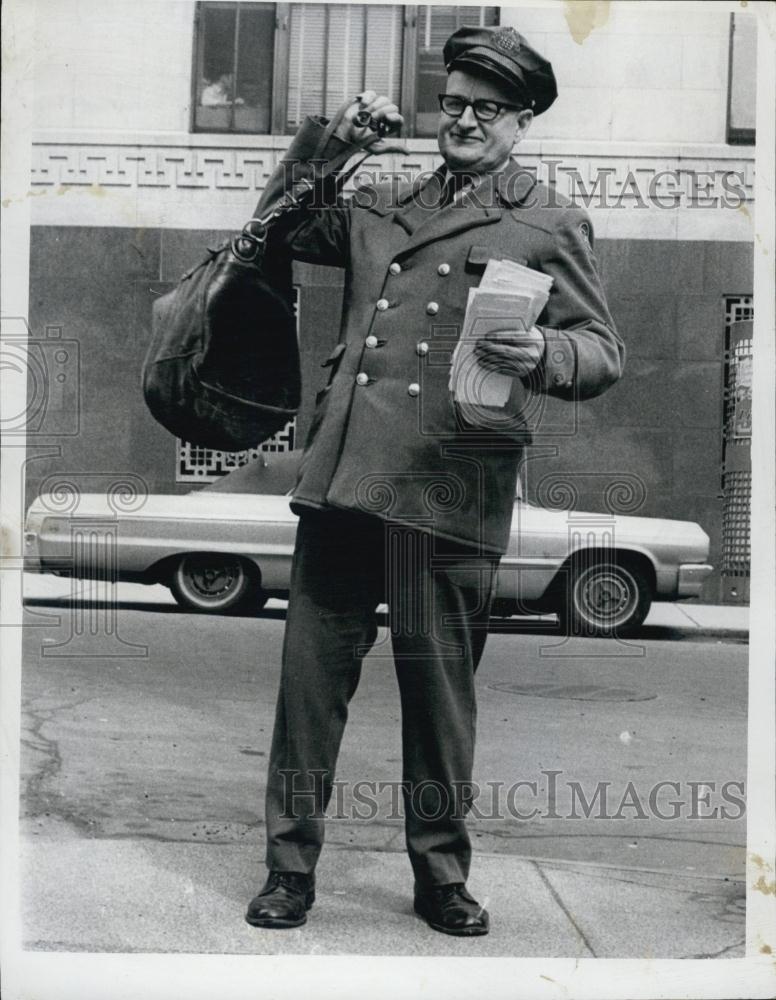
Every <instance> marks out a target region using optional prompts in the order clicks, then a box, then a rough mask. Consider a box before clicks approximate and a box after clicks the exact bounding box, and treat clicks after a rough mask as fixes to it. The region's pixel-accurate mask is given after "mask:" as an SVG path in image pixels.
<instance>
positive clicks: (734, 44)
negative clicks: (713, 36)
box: [727, 14, 757, 143]
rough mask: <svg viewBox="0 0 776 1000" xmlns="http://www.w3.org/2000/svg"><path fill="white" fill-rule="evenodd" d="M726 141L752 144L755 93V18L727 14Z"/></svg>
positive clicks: (750, 15) (745, 15) (747, 15)
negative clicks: (728, 20)
mask: <svg viewBox="0 0 776 1000" xmlns="http://www.w3.org/2000/svg"><path fill="white" fill-rule="evenodd" d="M729 66H730V69H729V73H728V120H727V141H728V142H731V143H753V142H754V126H755V111H756V94H757V18H756V17H755V16H754V15H753V14H731V15H730V60H729Z"/></svg>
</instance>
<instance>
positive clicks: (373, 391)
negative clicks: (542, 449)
mask: <svg viewBox="0 0 776 1000" xmlns="http://www.w3.org/2000/svg"><path fill="white" fill-rule="evenodd" d="M320 128H321V126H320V124H319V123H318V122H316V121H315V120H313V119H308V121H307V123H306V124H305V125H304V126H303V127H302V129H301V130H300V132H299V133H297V136H296V137H295V139H294V141H293V144H292V146H291V148H290V149H289V152H288V155H287V156H286V158H285V161H284V164H283V165H281V167H279V168H278V170H277V171H276V172H275V174H274V175H273V176H272V178H271V179H270V183H269V185H268V188H267V192H266V195H265V198H264V199H263V203H264V204H266V203H268V202H270V201H271V200H272V198H274V197H276V196H277V195H278V194H280V193H282V191H283V189H284V188H287V187H288V186H290V180H291V176H292V173H293V176H294V177H296V178H298V177H299V176H301V175H303V174H304V171H305V160H306V159H309V157H310V156H311V155H312V153H311V151H312V149H314V147H315V145H316V143H317V140H318V135H319V134H320ZM333 144H334V147H336V148H341V146H342V144H341V141H340V140H338V139H334V140H333ZM328 153H329V155H331V154H332V146H330V147H329V150H328ZM289 164H291V165H293V170H289V169H288V168H289ZM444 176H445V170H444V168H440V170H438V171H437V172H436V173H435V174H432V175H426V176H425V177H421V178H420V179H419V181H418V182H416V183H415V184H414V185H410V184H405V185H403V186H397V185H396V184H392V183H390V182H389V183H386V184H378V185H375V186H372V187H366V188H361V189H360V190H359V191H358V192H357V193H356V194H355V195H354V196H353V197H352V198H351V199H350V200H349V201H342V200H340V201H338V203H337V204H336V205H332V206H330V207H312V208H307V209H302V210H300V212H299V213H296V214H295V215H293V216H292V217H291V219H290V220H288V219H287V220H286V221H285V222H284V224H283V227H282V229H278V231H277V233H276V234H275V236H274V237H273V238H274V239H275V240H282V241H283V243H284V245H285V246H286V247H287V248H290V250H291V253H292V254H293V256H294V257H295V258H296V259H299V260H304V261H308V262H312V263H315V264H329V265H334V266H336V267H342V268H344V269H345V298H344V308H343V314H342V326H341V333H340V339H339V343H338V345H337V347H336V349H335V350H334V352H333V353H332V354H331V356H330V357H329V358H328V359H327V360H326V361H325V362H324V364H325V365H326V366H327V367H328V369H329V381H328V385H327V387H326V388H325V389H324V390H323V391H322V392H321V393H320V394H319V398H318V400H317V405H316V409H315V414H314V417H313V422H312V425H311V428H310V433H309V436H308V440H307V444H306V448H305V454H304V457H303V460H302V465H301V471H300V475H299V480H298V483H297V486H296V489H295V491H294V503H293V506H294V509H296V510H300V509H301V508H302V507H305V506H306V507H314V508H324V509H325V508H328V507H334V508H340V509H346V510H358V511H366V512H371V513H373V514H377V515H378V516H381V517H386V518H391V519H393V520H396V521H399V522H403V523H407V524H413V525H416V526H418V527H428V528H429V529H430V530H433V531H435V532H437V533H438V534H440V535H442V536H444V537H447V538H449V539H452V540H454V541H458V542H463V543H465V544H469V545H472V546H475V547H477V548H479V549H481V550H482V551H483V552H492V553H496V554H498V553H502V552H503V551H505V549H506V545H507V541H508V536H509V527H510V523H511V518H512V507H513V500H514V493H515V485H516V479H517V472H518V464H519V460H520V456H521V453H522V448H523V445H524V444H525V443H526V442H527V441H530V430H529V428H528V427H527V425H526V422H525V419H524V418H523V417H522V416H521V413H520V410H521V405H522V404H523V403H524V402H525V397H526V393H527V391H539V392H544V393H548V394H550V395H553V396H559V397H561V398H563V399H567V400H570V401H574V400H581V399H588V398H590V397H592V396H596V395H598V394H599V393H601V392H603V390H604V389H606V388H607V386H609V385H611V384H612V383H613V382H614V381H616V379H618V378H619V376H620V373H621V370H622V360H623V345H622V342H621V340H620V338H619V336H618V334H617V332H616V331H615V329H614V324H613V322H612V318H611V316H610V314H609V310H608V308H607V305H606V301H605V298H604V293H603V291H602V288H601V283H600V280H599V278H598V274H597V271H596V262H595V258H594V256H593V250H592V239H593V237H592V230H591V226H590V220H589V218H588V217H587V215H586V214H585V213H584V212H583V211H581V210H580V209H577V208H574V207H571V205H570V203H569V202H568V201H567V200H566V199H563V198H561V196H560V195H558V194H556V193H555V192H554V191H553V190H552V189H549V188H547V187H545V186H544V185H542V184H539V183H537V182H536V181H535V179H534V177H533V175H532V174H531V173H530V172H528V171H526V170H524V169H522V168H521V167H520V166H519V165H518V164H517V163H516V162H515V161H514V160H510V161H509V163H508V165H507V167H506V169H505V170H504V171H503V172H502V173H500V174H497V175H490V176H488V177H486V178H485V179H484V180H483V181H482V182H481V183H480V184H479V185H478V186H477V188H476V190H473V191H472V192H470V193H469V194H467V195H465V196H464V197H463V199H462V201H461V202H460V203H459V204H452V205H448V207H446V208H441V209H440V208H439V207H438V203H439V198H440V191H441V188H442V183H443V179H444ZM490 258H499V259H503V258H509V259H511V260H513V261H517V262H519V263H522V264H525V265H527V266H528V267H531V268H534V269H536V270H538V271H543V272H544V273H545V274H548V275H550V276H551V277H552V278H553V286H552V291H551V293H550V298H549V301H548V303H547V306H546V308H545V309H544V312H543V313H542V315H541V316H540V317H539V321H538V325H539V326H540V327H541V328H542V329H543V332H544V333H545V338H546V349H545V353H544V357H543V360H542V362H541V364H540V365H539V367H538V368H537V369H536V371H535V372H534V373H532V376H530V377H526V378H525V379H524V380H523V382H521V381H520V380H519V379H515V380H514V389H513V391H512V397H511V399H510V401H509V404H508V408H507V411H506V413H507V419H505V416H504V413H503V412H496V413H493V414H486V413H485V411H480V412H481V415H482V416H483V419H481V420H478V419H477V414H476V413H475V414H474V416H473V415H472V413H471V412H470V411H464V410H462V408H461V407H460V406H459V404H458V403H456V402H455V401H454V400H453V398H452V394H451V391H450V389H449V378H450V361H451V356H452V352H453V349H454V347H455V343H456V341H457V339H458V337H459V335H460V331H461V328H462V325H463V321H464V315H465V312H466V304H467V296H468V293H469V289H470V288H472V287H474V286H476V285H477V284H478V283H479V281H480V278H481V277H482V273H483V271H484V269H485V265H486V264H487V262H488V260H489V259H490ZM523 383H525V384H523ZM526 386H528V387H529V390H527V389H526ZM572 405H573V403H572ZM491 417H492V418H493V419H490V418H491Z"/></svg>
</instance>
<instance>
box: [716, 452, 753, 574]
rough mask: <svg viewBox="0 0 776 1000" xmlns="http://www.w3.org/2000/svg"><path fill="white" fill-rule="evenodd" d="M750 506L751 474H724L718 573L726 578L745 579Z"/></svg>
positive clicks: (747, 572)
mask: <svg viewBox="0 0 776 1000" xmlns="http://www.w3.org/2000/svg"><path fill="white" fill-rule="evenodd" d="M751 505H752V473H751V472H745V471H743V470H739V471H736V472H727V473H725V488H724V507H723V512H722V524H723V528H722V572H723V573H724V574H725V575H726V576H742V577H748V576H749V561H750V557H751V536H750V530H749V515H750V509H751Z"/></svg>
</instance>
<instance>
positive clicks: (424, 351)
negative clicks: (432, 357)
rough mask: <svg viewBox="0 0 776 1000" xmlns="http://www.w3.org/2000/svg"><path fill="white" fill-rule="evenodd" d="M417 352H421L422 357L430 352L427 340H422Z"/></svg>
mask: <svg viewBox="0 0 776 1000" xmlns="http://www.w3.org/2000/svg"><path fill="white" fill-rule="evenodd" d="M415 353H416V354H419V355H420V356H421V358H422V357H424V356H425V355H426V354H428V344H427V343H426V342H425V340H421V341H420V343H419V344H418V345H417V347H416V348H415Z"/></svg>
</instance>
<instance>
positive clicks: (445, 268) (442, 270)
mask: <svg viewBox="0 0 776 1000" xmlns="http://www.w3.org/2000/svg"><path fill="white" fill-rule="evenodd" d="M449 273H450V265H449V264H440V265H439V267H438V268H437V274H441V275H442V277H443V278H444V277H445V276H446V275H448V274H449Z"/></svg>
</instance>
